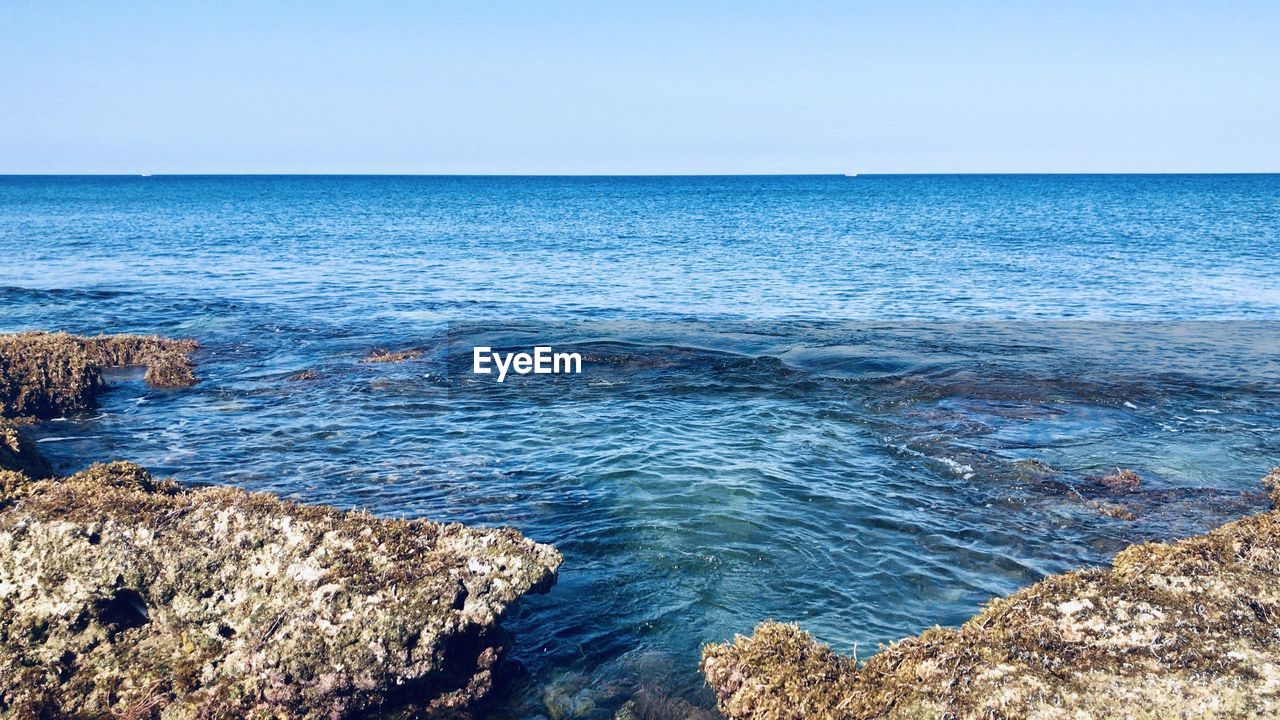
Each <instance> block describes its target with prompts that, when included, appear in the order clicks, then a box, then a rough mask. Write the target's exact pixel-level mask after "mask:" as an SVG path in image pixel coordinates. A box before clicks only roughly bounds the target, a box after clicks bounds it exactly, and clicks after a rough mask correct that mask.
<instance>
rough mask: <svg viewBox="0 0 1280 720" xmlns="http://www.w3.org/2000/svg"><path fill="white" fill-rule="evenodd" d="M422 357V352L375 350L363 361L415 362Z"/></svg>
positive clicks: (412, 350) (411, 350)
mask: <svg viewBox="0 0 1280 720" xmlns="http://www.w3.org/2000/svg"><path fill="white" fill-rule="evenodd" d="M420 357H422V351H421V350H414V349H409V350H397V351H392V350H388V349H386V348H374V349H373V351H372V352H370V353H369V354H368V355H367V356H366V357H365V358H364V359H363V360H361V361H360V362H363V363H398V362H405V361H406V360H414V359H416V358H420Z"/></svg>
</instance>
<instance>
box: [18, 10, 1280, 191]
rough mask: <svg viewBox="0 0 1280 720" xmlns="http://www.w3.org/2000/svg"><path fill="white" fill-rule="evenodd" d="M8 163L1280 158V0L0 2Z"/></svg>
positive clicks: (693, 165) (496, 167) (114, 167)
mask: <svg viewBox="0 0 1280 720" xmlns="http://www.w3.org/2000/svg"><path fill="white" fill-rule="evenodd" d="M0 68H3V71H0V173H167V172H179V173H183V172H300V173H307V172H326V173H345V172H356V173H360V172H366V173H482V174H494V173H496V174H504V173H511V174H559V173H565V174H584V173H585V174H592V173H601V174H652V173H739V172H741V173H785V172H837V173H853V172H862V173H874V172H1277V171H1280V2H1275V1H1274V0H1269V1H1262V0H1225V1H1223V2H1208V1H1205V2H1185V1H1179V0H1170V1H1168V2H1093V1H1085V2H1061V3H1052V4H1051V3H1042V2H1014V1H1002V0H974V1H973V2H918V1H915V0H906V1H904V2H877V3H870V2H806V1H796V2H703V1H701V0H685V1H683V2H668V1H666V0H649V1H646V2H614V3H610V2H557V1H555V0H548V1H537V2H523V3H517V2H502V1H494V2H476V3H461V2H451V3H443V2H409V1H404V2H378V1H376V0H373V1H370V2H365V3H337V2H326V1H322V0H317V1H316V2H310V3H300V2H299V3H255V2H241V1H239V0H233V1H230V2H222V3H216V4H215V3H196V2H187V1H185V0H178V1H175V2H131V3H123V2H109V1H107V2H67V1H65V0H43V1H41V2H34V1H31V0H4V2H3V3H0Z"/></svg>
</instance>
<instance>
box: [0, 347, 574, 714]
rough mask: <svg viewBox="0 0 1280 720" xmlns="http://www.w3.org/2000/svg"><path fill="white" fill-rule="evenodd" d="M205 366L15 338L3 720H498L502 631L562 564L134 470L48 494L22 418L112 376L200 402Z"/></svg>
mask: <svg viewBox="0 0 1280 720" xmlns="http://www.w3.org/2000/svg"><path fill="white" fill-rule="evenodd" d="M194 348H195V344H194V343H192V342H190V341H169V340H164V339H161V338H145V337H137V336H122V337H116V336H107V337H98V338H80V337H76V336H70V335H65V334H44V333H27V334H22V335H9V336H0V417H2V416H6V415H7V416H10V419H0V717H4V718H8V717H13V718H42V717H48V718H53V717H85V718H89V717H95V718H96V717H122V718H132V719H135V720H140V719H143V718H200V719H202V720H213V719H218V718H243V717H257V718H273V719H287V718H340V717H348V716H352V715H355V714H360V713H363V712H365V711H369V710H382V709H386V710H392V709H398V711H403V712H406V713H408V712H414V713H418V714H420V715H427V716H437V715H441V716H442V715H450V716H452V715H451V713H453V712H455V711H456V710H458V709H460V708H463V707H465V706H467V705H470V704H471V703H473V702H475V701H476V700H478V699H480V698H481V697H482V696H483V695H484V694H485V693H486V692H487V691H488V690H489V689H490V687H491V686H492V684H493V682H494V674H495V670H496V668H497V664H498V661H499V659H500V658H501V655H502V652H503V650H504V648H505V646H506V636H505V635H504V633H503V631H502V630H501V628H500V627H499V626H498V621H499V620H500V618H501V617H502V615H503V613H504V611H505V610H506V609H507V607H508V606H509V605H510V604H511V603H512V602H514V601H515V600H516V599H518V598H519V597H520V596H521V595H523V594H525V593H527V592H538V591H545V590H546V589H547V588H549V587H550V586H551V584H552V583H553V582H554V581H555V577H556V570H557V569H558V567H559V565H560V562H561V558H560V554H559V553H558V552H556V550H555V549H554V548H552V547H550V546H547V545H541V544H538V543H535V542H533V541H531V540H528V539H526V538H523V537H521V536H520V535H519V534H518V533H517V532H516V531H514V530H511V529H497V530H489V529H471V528H466V527H463V526H461V525H457V524H441V523H435V522H429V521H426V520H389V519H379V518H375V517H373V516H371V515H368V514H366V513H362V512H344V511H341V510H337V509H333V508H328V507H315V506H304V505H299V504H296V503H292V502H287V501H282V500H280V499H278V498H276V497H274V496H271V495H267V494H260V493H247V492H244V491H242V490H238V489H234V488H203V489H184V488H182V487H181V486H179V485H178V484H177V483H175V482H173V481H171V480H157V479H155V478H153V477H152V476H151V474H150V473H148V472H147V471H146V470H145V469H143V468H141V467H139V466H137V465H133V464H131V463H127V462H113V463H109V464H104V465H94V466H92V467H90V468H89V469H87V470H84V471H82V472H80V473H77V474H75V475H72V476H70V477H66V478H47V477H46V476H48V475H50V474H51V473H50V472H49V469H48V466H47V465H46V464H44V462H43V461H42V460H41V459H40V458H39V455H38V454H37V453H35V451H34V448H33V447H32V446H31V445H30V443H29V442H27V441H26V440H25V439H24V438H23V437H22V435H21V432H20V429H21V428H20V425H19V421H16V420H13V419H12V418H14V417H16V416H32V415H34V416H41V417H48V416H50V415H56V414H61V413H65V412H76V411H80V410H84V409H88V408H90V407H92V403H93V401H94V395H95V393H96V392H97V391H98V390H99V389H101V387H102V375H101V370H102V368H104V367H111V366H117V365H145V366H147V368H148V371H147V376H148V379H149V380H150V381H151V382H152V383H153V384H165V385H183V384H190V383H191V382H193V381H194V373H193V372H192V370H193V368H192V365H191V363H190V360H189V359H188V358H187V353H189V352H190V351H191V350H192V349H194ZM23 422H25V421H23Z"/></svg>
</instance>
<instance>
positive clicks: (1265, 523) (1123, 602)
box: [702, 469, 1280, 720]
mask: <svg viewBox="0 0 1280 720" xmlns="http://www.w3.org/2000/svg"><path fill="white" fill-rule="evenodd" d="M1264 485H1265V486H1266V487H1267V489H1268V491H1270V493H1271V499H1272V502H1273V503H1277V504H1280V469H1277V470H1273V471H1272V473H1271V474H1270V475H1269V476H1267V478H1266V479H1265V480H1264ZM1278 623H1280V510H1272V511H1271V512H1266V513H1262V514H1258V515H1254V516H1251V517H1247V518H1244V519H1243V520H1238V521H1236V522H1232V523H1228V524H1226V525H1223V526H1222V527H1219V528H1217V529H1215V530H1213V531H1211V532H1209V533H1207V534H1205V535H1201V536H1198V537H1194V538H1190V539H1187V540H1182V541H1179V542H1175V543H1168V544H1163V543H1147V544H1141V545H1134V546H1131V547H1129V548H1127V549H1125V550H1124V551H1122V552H1121V553H1120V554H1118V555H1117V556H1116V558H1115V560H1114V561H1113V562H1112V565H1111V567H1110V568H1109V569H1107V568H1103V569H1091V570H1081V571H1077V572H1072V573H1066V574H1063V575H1054V576H1051V577H1048V578H1046V579H1044V580H1042V581H1041V582H1039V583H1036V584H1035V585H1032V586H1030V587H1028V588H1025V589H1023V590H1021V591H1019V592H1016V593H1014V594H1013V595H1010V596H1009V597H1007V598H1000V599H997V600H994V601H992V602H991V603H990V604H988V605H987V607H986V608H985V609H984V610H983V611H982V612H981V613H979V614H978V615H977V616H976V617H974V618H973V619H971V620H969V621H968V622H967V623H965V624H964V625H963V626H961V627H959V628H953V629H943V628H933V629H931V630H927V631H925V632H924V633H922V634H921V635H919V636H917V637H913V638H909V639H906V640H902V641H899V642H896V643H893V644H892V645H889V646H887V647H884V648H882V649H881V651H880V652H879V653H878V654H876V655H874V656H872V657H871V658H869V659H867V660H866V661H865V662H862V663H858V662H856V661H855V660H854V659H853V658H849V657H844V656H841V655H837V654H836V653H834V652H832V651H831V649H830V648H828V647H827V646H825V645H823V644H821V643H819V642H817V641H816V640H815V639H814V638H813V637H811V636H810V635H808V634H807V633H805V632H803V631H802V630H800V629H799V628H797V627H795V626H794V625H784V624H780V623H774V622H766V623H763V624H761V625H760V626H758V627H757V628H756V630H755V633H754V634H753V635H752V636H750V637H741V636H739V637H737V638H735V639H734V641H733V642H732V643H727V644H719V645H709V646H707V647H706V648H705V649H704V651H703V658H702V670H703V673H704V674H705V676H706V678H707V682H708V683H709V684H710V685H711V688H712V690H713V691H714V692H715V694H716V696H717V699H718V704H719V707H720V710H721V711H722V712H723V713H724V714H725V715H726V716H727V717H729V718H730V719H731V720H784V719H792V718H794V719H795V720H801V719H807V720H817V719H831V720H834V719H836V718H839V719H847V720H853V719H861V718H898V719H903V720H905V719H907V718H911V719H916V718H920V719H923V718H939V717H953V718H975V719H976V718H1010V719H1013V718H1026V719H1029V720H1051V719H1052V720H1057V719H1059V718H1061V719H1063V720H1066V719H1068V718H1069V719H1071V720H1077V719H1082V718H1103V717H1106V718H1116V717H1124V718H1153V719H1154V718H1166V717H1214V718H1256V717H1276V716H1280V636H1278V635H1277V633H1276V628H1277V626H1278Z"/></svg>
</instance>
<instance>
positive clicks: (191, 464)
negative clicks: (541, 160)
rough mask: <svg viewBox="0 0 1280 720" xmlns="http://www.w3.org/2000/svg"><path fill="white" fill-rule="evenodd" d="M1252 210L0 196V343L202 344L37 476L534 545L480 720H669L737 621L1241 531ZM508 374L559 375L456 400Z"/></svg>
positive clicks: (851, 627)
mask: <svg viewBox="0 0 1280 720" xmlns="http://www.w3.org/2000/svg"><path fill="white" fill-rule="evenodd" d="M1278 208H1280V177H1277V176H1190V177H1180V176H1110V177H1104V176H1092V177H1091V176H1027V177H1015V176H1004V177H999V176H997V177H927V176H919V177H874V176H872V177H858V178H840V177H809V178H785V177H779V178H613V179H603V178H578V179H564V178H340V177H323V178H316V177H313V178H269V177H249V178H226V177H222V178H163V177H152V178H75V179H49V178H46V179H40V178H0V257H3V258H4V261H3V265H0V330H16V329H24V328H48V329H65V330H70V331H75V332H89V333H94V332H99V331H109V332H125V331H141V332H158V333H163V334H167V335H190V336H195V337H197V338H199V339H200V340H201V341H202V342H203V343H204V349H203V350H202V351H201V354H200V356H199V361H200V373H201V377H202V383H201V384H200V385H199V386H197V387H196V388H193V389H190V390H182V391H173V392H170V391H158V390H152V389H148V388H146V387H144V386H143V385H142V384H141V383H140V382H139V381H138V378H137V377H136V375H133V374H130V373H122V374H119V375H117V376H116V377H115V385H114V388H113V390H112V391H111V392H109V393H108V394H107V395H106V396H105V397H104V398H103V402H102V408H101V412H99V413H97V414H95V415H94V416H92V417H85V418H69V419H65V420H61V421H55V422H51V423H46V424H44V425H43V426H41V427H40V429H39V439H40V440H41V441H42V442H41V449H42V450H43V451H44V452H45V453H46V454H47V455H48V456H49V457H50V458H51V459H53V460H54V461H55V463H56V464H58V465H59V466H60V467H62V468H64V469H71V468H74V467H78V466H81V465H84V464H87V463H88V462H89V461H91V460H98V459H107V458H114V457H125V458H129V459H132V460H135V461H137V462H140V463H142V464H144V465H147V466H149V467H151V468H152V469H154V470H156V471H158V472H161V473H167V474H173V475H176V476H178V477H179V478H180V479H182V480H183V481H185V482H188V483H193V484H233V485H239V486H242V487H246V488H249V489H254V490H270V491H272V492H277V493H281V494H283V495H287V496H291V497H296V498H299V499H304V500H308V501H315V502H325V503H332V504H335V505H339V506H342V507H366V508H371V509H373V510H374V511H375V512H378V513H381V514H385V515H396V516H426V517H431V518H434V519H442V520H458V521H462V522H468V523H478V524H486V525H498V524H508V525H512V526H515V527H516V528H519V529H520V530H521V531H522V532H524V533H526V534H528V535H530V536H531V537H534V538H536V539H538V540H542V541H546V542H552V543H554V544H556V545H557V546H558V547H559V548H561V550H562V551H563V552H564V554H565V558H566V560H565V565H564V568H563V571H562V574H561V579H560V582H559V584H558V585H557V586H556V587H555V589H554V590H552V592H551V593H550V594H548V595H546V596H539V597H533V598H529V599H528V600H527V601H524V602H522V603H521V605H520V606H518V608H517V609H516V611H515V612H514V613H513V616H512V617H511V618H510V620H509V621H508V623H507V624H508V627H509V628H510V629H512V630H513V631H514V632H515V634H516V644H515V648H514V651H513V657H514V658H515V659H517V660H518V661H520V663H521V664H522V665H523V667H524V668H526V670H527V672H526V673H525V675H524V676H522V677H520V678H517V680H516V682H515V683H514V684H513V690H512V691H511V692H510V694H509V697H507V698H505V699H504V701H503V703H502V704H501V706H499V707H496V708H493V709H491V710H490V711H487V714H488V715H491V716H493V717H525V716H536V715H538V714H546V715H551V714H553V711H561V710H566V709H567V710H569V711H570V714H572V713H573V712H576V713H578V714H579V715H580V716H583V717H610V716H611V715H612V711H613V710H614V709H616V707H617V706H618V705H619V704H620V703H621V702H623V701H624V700H625V699H626V698H628V697H631V696H633V695H635V694H636V693H637V692H639V693H640V696H641V697H642V698H645V699H648V700H649V701H651V702H653V704H654V705H655V706H657V705H660V704H662V701H664V700H665V701H667V702H666V704H667V705H669V706H672V707H676V708H677V709H676V710H673V711H672V714H676V715H680V714H685V713H687V709H679V708H680V706H678V703H676V702H674V701H671V700H670V698H671V697H675V698H679V699H682V700H687V701H689V702H692V703H694V704H697V705H701V706H707V703H708V698H707V697H706V695H705V692H704V691H703V690H702V687H701V680H700V678H699V676H698V675H697V673H696V664H697V656H698V649H699V647H700V646H701V645H702V644H703V643H705V642H709V641H714V640H722V639H725V638H728V637H730V636H732V634H733V633H736V632H748V631H749V630H750V629H751V627H752V626H753V625H754V624H755V623H756V622H758V621H759V620H762V619H765V618H769V617H772V618H776V619H782V620H792V621H797V622H799V623H800V624H801V625H802V626H804V627H805V628H807V629H809V630H811V631H813V632H814V633H815V634H816V635H818V636H819V637H820V638H821V639H823V640H826V641H828V642H830V643H832V644H833V645H835V646H836V647H837V648H838V649H840V650H842V651H851V650H853V649H855V648H856V649H857V652H858V653H859V655H861V656H864V657H865V656H866V655H867V654H869V653H870V652H872V651H874V648H875V646H876V644H877V643H879V642H885V641H889V640H893V639H896V638H899V637H901V636H903V635H907V634H911V633H915V632H918V631H919V630H921V629H922V628H924V627H927V626H930V625H933V624H944V625H947V624H957V623H960V622H962V621H963V620H964V619H965V618H967V617H968V616H969V615H971V614H973V612H974V611H975V609H976V608H977V606H978V604H979V603H981V602H983V601H984V600H987V599H989V598H991V597H992V596H995V595H1000V594H1005V593H1008V592H1010V591H1012V590H1014V589H1016V588H1018V587H1022V586H1025V585H1027V584H1029V583H1032V582H1034V581H1036V580H1037V579H1039V578H1040V577H1043V576H1044V575H1045V574H1048V573H1054V572H1059V571H1063V570H1066V569H1069V568H1073V567H1078V566H1082V565H1097V564H1101V563H1104V562H1106V560H1107V559H1108V558H1109V557H1110V556H1111V555H1112V554H1114V552H1115V551H1116V550H1118V549H1119V548H1121V547H1123V546H1124V545H1126V544H1128V543H1131V542H1134V541H1138V540H1145V539H1162V538H1170V537H1178V536H1183V535H1187V534H1191V533H1195V532H1198V531H1201V530H1203V529H1205V528H1208V527H1210V526H1212V525H1214V524H1217V523H1219V522H1221V521H1223V520H1224V519H1228V518H1231V517H1237V516H1240V515H1242V514H1245V513H1248V512H1252V511H1255V510H1257V509H1260V508H1261V507H1263V506H1264V505H1263V498H1262V497H1261V495H1260V494H1259V493H1258V492H1257V490H1258V486H1257V480H1258V478H1259V477H1260V476H1261V475H1263V474H1264V473H1265V471H1266V470H1267V469H1268V468H1269V467H1271V466H1272V465H1275V464H1280V412H1278V411H1277V408H1278V407H1280V406H1278V405H1277V400H1280V392H1278V390H1277V382H1276V381H1277V379H1280V367H1278V365H1277V363H1278V362H1280V361H1278V360H1277V358H1280V355H1278V354H1277V352H1276V350H1277V349H1278V348H1277V337H1278V336H1277V333H1276V330H1277V329H1280V210H1278ZM534 344H552V345H555V346H556V347H557V349H566V350H568V349H572V350H575V351H578V352H581V353H582V354H583V355H584V358H585V372H584V373H583V374H582V375H580V376H530V377H522V378H521V377H517V378H511V379H508V380H507V381H506V382H505V383H502V384H498V383H496V382H495V381H494V379H493V378H492V377H485V376H476V375H473V374H471V373H470V372H469V366H470V360H471V358H470V352H471V348H472V347H473V346H475V345H490V346H494V347H499V348H528V347H529V346H532V345H534ZM374 347H387V348H392V349H402V348H417V349H421V350H423V351H424V354H423V356H422V357H420V358H418V359H416V360H413V361H410V362H406V363H402V364H387V365H383V364H362V363H360V362H359V361H360V359H361V358H363V357H364V356H365V355H366V354H367V353H368V352H369V351H370V350H371V349H372V348H374ZM302 369H312V370H314V371H316V373H317V374H318V378H317V379H315V380H312V381H305V382H289V381H286V380H285V378H286V377H287V376H289V375H291V374H292V373H294V372H297V371H299V370H302ZM1116 467H1126V468H1133V469H1135V470H1137V471H1138V472H1139V473H1140V474H1141V475H1142V476H1143V478H1144V482H1143V485H1142V487H1141V488H1140V489H1139V491H1138V492H1135V493H1131V494H1117V493H1115V492H1112V491H1108V490H1106V489H1105V488H1104V487H1102V486H1101V485H1100V484H1099V483H1097V482H1096V481H1094V480H1092V479H1090V478H1091V477H1094V476H1099V475H1104V474H1106V473H1107V472H1111V471H1114V469H1115V468H1116ZM1100 503H1106V504H1118V505H1122V506H1124V507H1126V508H1128V509H1130V510H1131V511H1132V512H1134V513H1135V514H1136V516H1137V519H1135V520H1132V521H1125V520H1120V519H1116V518H1112V517H1108V516H1106V515H1104V514H1102V513H1101V512H1100V511H1099V504H1100ZM653 698H658V700H653Z"/></svg>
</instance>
